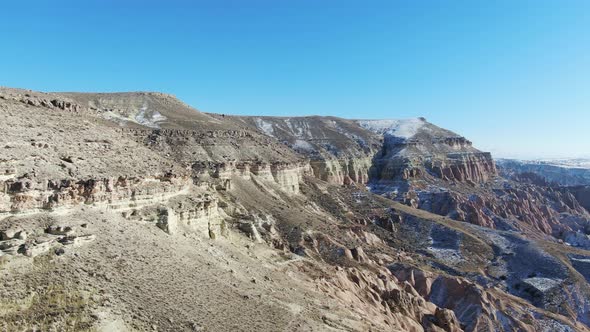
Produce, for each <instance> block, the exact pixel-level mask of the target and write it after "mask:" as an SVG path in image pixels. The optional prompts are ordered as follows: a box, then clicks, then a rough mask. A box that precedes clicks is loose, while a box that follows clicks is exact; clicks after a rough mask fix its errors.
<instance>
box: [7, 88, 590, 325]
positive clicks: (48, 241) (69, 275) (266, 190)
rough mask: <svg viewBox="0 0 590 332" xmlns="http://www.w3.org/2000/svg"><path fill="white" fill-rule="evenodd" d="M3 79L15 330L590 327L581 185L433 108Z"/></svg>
mask: <svg viewBox="0 0 590 332" xmlns="http://www.w3.org/2000/svg"><path fill="white" fill-rule="evenodd" d="M0 96H1V97H2V98H1V99H0V112H2V115H3V118H4V119H6V121H5V122H4V124H3V126H2V129H3V130H4V133H5V135H3V136H2V138H1V141H0V146H1V147H0V148H1V149H2V150H1V151H2V154H0V169H1V170H2V175H1V177H0V188H3V190H2V192H1V193H0V215H1V218H2V220H0V226H1V227H0V230H1V231H2V232H1V233H0V236H1V237H2V240H1V241H0V248H1V250H2V251H1V252H2V254H1V256H0V259H1V260H2V265H1V266H0V271H1V273H2V275H3V278H4V280H6V282H5V284H4V286H2V287H1V288H0V292H1V293H2V298H3V299H6V300H4V302H2V303H0V306H1V308H3V310H2V311H1V312H2V314H1V315H2V318H3V323H1V324H4V325H0V326H2V328H3V329H4V330H18V329H19V328H20V327H23V326H25V327H27V328H37V329H39V328H40V329H61V330H63V329H66V327H67V328H68V329H72V330H83V329H87V328H91V327H93V328H97V329H101V328H102V329H103V330H113V329H117V330H149V329H152V330H153V329H160V330H175V331H176V330H212V331H216V330H243V331H251V330H269V331H270V330H273V329H274V330H276V329H277V328H278V329H281V330H294V331H308V330H347V331H370V330H383V329H388V330H394V331H461V330H468V331H475V330H481V329H486V330H506V331H509V330H525V331H526V330H528V331H555V330H563V331H568V330H569V331H571V330H580V331H583V330H587V327H586V325H585V324H588V319H587V318H586V317H587V315H588V310H587V308H588V298H589V297H588V293H589V291H588V284H587V283H586V281H585V275H586V274H587V270H586V269H585V267H584V266H585V265H584V263H583V262H584V260H585V259H586V257H590V255H589V254H588V252H586V251H585V249H584V246H583V245H580V247H579V248H573V247H570V246H566V245H564V244H562V243H560V242H559V240H563V237H565V236H567V234H570V235H571V234H574V233H576V234H578V233H579V232H583V231H584V230H585V229H584V225H586V224H587V222H588V218H587V214H585V212H584V210H583V208H582V207H581V206H580V204H579V202H578V200H577V199H576V197H575V195H571V194H566V193H562V192H560V191H551V190H547V189H545V188H542V187H538V186H535V185H531V184H527V185H523V184H521V183H518V182H514V181H509V180H504V179H501V178H499V177H498V176H497V173H496V169H495V165H494V161H493V160H492V159H491V156H490V155H489V154H486V153H482V152H480V151H478V150H476V149H475V148H473V147H472V145H471V142H469V141H467V140H466V139H465V138H462V137H460V136H459V135H457V134H454V133H452V132H449V131H447V130H444V129H441V128H438V127H436V126H434V125H432V124H430V123H428V122H426V121H425V120H424V119H410V120H391V121H389V120H388V121H372V120H345V119H338V118H330V117H327V118H324V117H303V118H268V117H232V116H222V115H213V114H204V113H200V112H198V111H197V110H194V109H192V108H190V107H188V106H187V105H185V104H184V103H182V102H180V101H178V100H176V99H174V98H173V97H171V96H169V95H165V94H158V93H122V94H76V93H66V94H59V93H51V94H47V93H39V92H33V91H26V90H16V89H1V90H0ZM365 185H369V186H370V188H371V191H367V189H366V187H365ZM543 206H545V208H543ZM431 212H434V213H431ZM465 221H467V222H468V223H466V222H465ZM482 226H483V227H482ZM566 233H567V234H566ZM579 242H580V243H582V242H583V241H579ZM146 266H149V267H150V270H149V271H148V270H146ZM539 266H545V268H541V269H540V268H539ZM99 267H100V268H99ZM170 271H174V273H170ZM151 276H155V277H156V278H151ZM196 280H198V281H199V283H202V284H203V285H207V286H206V287H198V288H195V286H194V285H195V281H196ZM197 284H198V283H197ZM7 285H9V286H7ZM58 286H59V287H58ZM177 286H178V287H177ZM555 287H561V288H565V289H567V290H568V291H567V292H566V294H565V295H563V294H556V292H555V291H554V290H555ZM162 294H171V296H173V297H174V298H175V301H174V302H175V303H172V302H170V301H168V300H166V299H165V298H162ZM46 303H52V305H45V304H46ZM73 304H75V305H73ZM228 305H229V307H228ZM237 306H239V307H240V308H241V310H237V311H236V310H235V308H236V307H237ZM259 307H260V308H264V309H263V310H258V309H257V308H259ZM162 308H164V309H166V310H162ZM205 308H208V309H205ZM232 308H233V309H232ZM39 315H42V316H39ZM228 316H229V317H228ZM228 318H230V319H228ZM235 322H239V324H234V323H235Z"/></svg>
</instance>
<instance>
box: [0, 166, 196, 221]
mask: <svg viewBox="0 0 590 332" xmlns="http://www.w3.org/2000/svg"><path fill="white" fill-rule="evenodd" d="M1 184H2V188H3V189H2V191H1V192H0V216H4V217H6V216H9V215H13V214H22V213H31V212H39V211H42V210H57V209H64V208H69V207H73V206H77V205H81V204H92V205H95V206H102V207H105V208H110V209H120V210H125V209H133V208H138V207H141V206H146V205H153V204H155V203H158V202H162V201H165V200H167V199H169V198H170V197H173V196H176V195H179V194H182V193H185V192H187V190H188V189H189V188H190V186H191V184H192V181H191V179H190V178H189V177H177V176H175V175H173V174H163V175H160V176H154V177H146V178H139V177H116V178H103V179H89V180H69V179H68V180H47V181H42V182H37V181H35V180H34V179H32V178H29V177H26V176H25V177H22V178H19V179H14V180H8V181H4V182H3V183H1Z"/></svg>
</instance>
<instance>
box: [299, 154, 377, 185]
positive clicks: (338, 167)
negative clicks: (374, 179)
mask: <svg viewBox="0 0 590 332" xmlns="http://www.w3.org/2000/svg"><path fill="white" fill-rule="evenodd" d="M310 165H311V168H312V169H313V175H314V176H315V177H316V178H318V179H321V180H323V181H326V182H329V183H333V184H344V185H348V184H352V183H360V184H364V183H367V182H368V181H369V169H370V168H371V165H372V162H371V158H370V157H365V158H344V159H326V160H312V161H310Z"/></svg>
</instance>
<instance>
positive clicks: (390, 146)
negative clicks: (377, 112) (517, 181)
mask: <svg viewBox="0 0 590 332" xmlns="http://www.w3.org/2000/svg"><path fill="white" fill-rule="evenodd" d="M359 124H360V125H361V126H362V127H363V128H366V129H368V130H371V131H373V132H375V133H378V134H381V135H383V146H382V148H381V151H380V152H379V153H378V154H376V155H375V158H374V160H373V166H374V168H373V170H372V173H371V177H372V178H371V180H372V181H395V180H410V179H413V178H418V179H425V178H428V177H431V176H434V177H437V178H440V179H442V180H445V181H457V182H467V183H482V182H487V181H488V180H490V179H491V178H493V177H494V176H496V175H497V171H496V166H495V164H494V161H493V159H492V156H491V154H490V153H486V152H481V151H479V150H477V149H475V148H474V147H473V146H472V143H471V142H470V141H469V140H467V139H466V138H465V137H462V136H458V135H457V134H455V133H453V132H451V131H448V130H446V129H442V128H439V127H437V126H434V125H432V124H430V123H428V122H426V120H425V119H423V118H419V119H407V120H359Z"/></svg>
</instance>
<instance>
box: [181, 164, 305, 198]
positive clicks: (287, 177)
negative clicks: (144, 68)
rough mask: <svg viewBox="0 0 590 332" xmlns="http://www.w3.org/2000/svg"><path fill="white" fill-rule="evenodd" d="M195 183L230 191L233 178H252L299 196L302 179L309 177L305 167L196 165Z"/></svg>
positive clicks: (301, 165) (194, 171) (287, 165)
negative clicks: (270, 183)
mask: <svg viewBox="0 0 590 332" xmlns="http://www.w3.org/2000/svg"><path fill="white" fill-rule="evenodd" d="M192 168H193V173H194V177H195V182H196V183H197V184H198V185H204V186H208V187H211V188H212V189H221V190H230V189H231V179H232V177H234V176H237V177H240V178H243V179H246V180H250V179H251V177H252V176H255V177H257V178H259V179H261V180H264V181H269V182H272V183H275V184H276V185H278V186H279V187H280V188H281V189H282V190H284V191H285V192H289V193H295V194H297V193H299V183H300V182H301V180H302V178H303V176H305V175H311V174H312V173H311V169H310V167H309V164H307V163H304V162H301V163H285V162H273V163H267V162H263V161H257V160H253V161H239V162H237V161H228V162H220V163H217V162H199V163H195V164H193V166H192Z"/></svg>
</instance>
